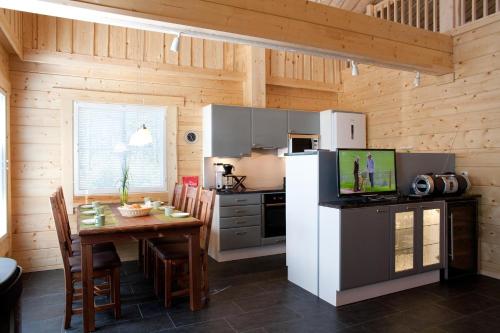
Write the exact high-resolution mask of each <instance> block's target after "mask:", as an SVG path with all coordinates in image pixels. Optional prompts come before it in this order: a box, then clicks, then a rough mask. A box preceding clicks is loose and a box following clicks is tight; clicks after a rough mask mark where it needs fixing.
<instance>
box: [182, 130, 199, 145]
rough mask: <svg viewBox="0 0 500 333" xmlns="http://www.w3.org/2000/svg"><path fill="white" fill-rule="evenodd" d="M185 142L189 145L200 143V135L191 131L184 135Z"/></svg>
mask: <svg viewBox="0 0 500 333" xmlns="http://www.w3.org/2000/svg"><path fill="white" fill-rule="evenodd" d="M184 140H185V141H186V142H187V143H196V142H197V141H198V133H196V132H195V131H191V130H190V131H187V132H186V133H184Z"/></svg>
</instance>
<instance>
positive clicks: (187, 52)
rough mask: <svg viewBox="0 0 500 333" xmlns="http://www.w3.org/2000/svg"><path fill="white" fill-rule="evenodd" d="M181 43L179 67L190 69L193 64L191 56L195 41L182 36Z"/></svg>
mask: <svg viewBox="0 0 500 333" xmlns="http://www.w3.org/2000/svg"><path fill="white" fill-rule="evenodd" d="M180 41H181V42H180V46H179V65H181V66H185V67H190V66H191V65H192V63H193V56H192V54H191V48H192V44H193V39H192V38H191V37H186V36H181V40H180Z"/></svg>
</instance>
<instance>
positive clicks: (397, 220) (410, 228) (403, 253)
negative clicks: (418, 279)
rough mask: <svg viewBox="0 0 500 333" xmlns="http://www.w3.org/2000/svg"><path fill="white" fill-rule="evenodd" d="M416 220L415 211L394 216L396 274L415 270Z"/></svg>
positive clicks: (397, 213) (398, 213)
mask: <svg viewBox="0 0 500 333" xmlns="http://www.w3.org/2000/svg"><path fill="white" fill-rule="evenodd" d="M415 219H416V214H415V211H414V210H408V211H403V212H396V213H395V215H394V273H400V272H405V271H411V270H413V269H414V268H415V260H414V258H415V222H416V221H415Z"/></svg>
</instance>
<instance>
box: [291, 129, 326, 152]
mask: <svg viewBox="0 0 500 333" xmlns="http://www.w3.org/2000/svg"><path fill="white" fill-rule="evenodd" d="M318 149H319V135H309V134H290V135H289V136H288V153H290V154H291V153H303V152H304V151H306V150H318Z"/></svg>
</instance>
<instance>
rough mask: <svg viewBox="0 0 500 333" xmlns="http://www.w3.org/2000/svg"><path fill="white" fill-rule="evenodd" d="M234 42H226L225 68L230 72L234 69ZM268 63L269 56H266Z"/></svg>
mask: <svg viewBox="0 0 500 333" xmlns="http://www.w3.org/2000/svg"><path fill="white" fill-rule="evenodd" d="M234 57H235V54H234V44H231V43H226V42H224V60H223V62H224V70H225V71H228V72H233V71H234ZM266 64H267V58H266Z"/></svg>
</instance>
